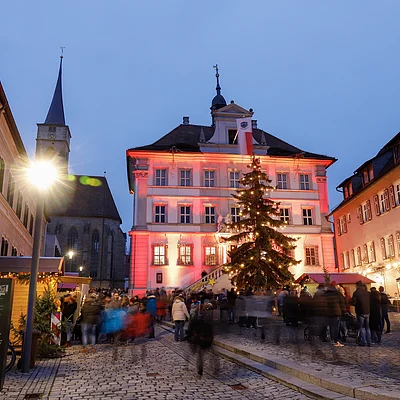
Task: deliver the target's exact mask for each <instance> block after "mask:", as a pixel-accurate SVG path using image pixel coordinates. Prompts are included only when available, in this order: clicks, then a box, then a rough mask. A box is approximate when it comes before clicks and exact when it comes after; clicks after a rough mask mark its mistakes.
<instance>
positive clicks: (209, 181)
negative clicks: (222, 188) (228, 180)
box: [204, 169, 215, 187]
mask: <svg viewBox="0 0 400 400" xmlns="http://www.w3.org/2000/svg"><path fill="white" fill-rule="evenodd" d="M204 186H205V187H214V186H215V171H214V170H209V169H206V170H205V171H204Z"/></svg>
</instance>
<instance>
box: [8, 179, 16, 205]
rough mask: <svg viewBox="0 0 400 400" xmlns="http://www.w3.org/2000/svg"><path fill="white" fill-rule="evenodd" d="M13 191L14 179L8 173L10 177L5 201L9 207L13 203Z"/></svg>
mask: <svg viewBox="0 0 400 400" xmlns="http://www.w3.org/2000/svg"><path fill="white" fill-rule="evenodd" d="M14 193H15V181H14V178H13V177H12V176H11V174H10V178H9V180H8V188H7V201H8V204H9V205H10V206H11V207H12V206H13V205H14Z"/></svg>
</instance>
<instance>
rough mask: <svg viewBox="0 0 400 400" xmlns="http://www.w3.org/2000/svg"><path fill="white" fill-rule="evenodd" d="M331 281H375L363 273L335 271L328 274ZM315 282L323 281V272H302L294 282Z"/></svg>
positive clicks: (347, 282) (343, 282)
mask: <svg viewBox="0 0 400 400" xmlns="http://www.w3.org/2000/svg"><path fill="white" fill-rule="evenodd" d="M329 277H330V280H331V282H333V281H335V282H336V283H338V284H339V283H342V284H352V283H353V284H355V283H357V282H358V281H361V282H362V283H375V281H373V280H372V279H369V278H367V277H366V276H364V275H361V274H356V273H348V272H342V273H336V274H329ZM309 281H311V282H315V283H325V274H324V273H323V272H310V273H309V274H307V273H304V274H302V275H300V276H299V277H298V278H297V279H296V280H295V281H294V283H297V284H301V283H303V282H309Z"/></svg>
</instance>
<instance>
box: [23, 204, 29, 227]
mask: <svg viewBox="0 0 400 400" xmlns="http://www.w3.org/2000/svg"><path fill="white" fill-rule="evenodd" d="M28 218H29V206H28V204H26V203H25V208H24V221H23V223H24V227H25V228H26V229H28Z"/></svg>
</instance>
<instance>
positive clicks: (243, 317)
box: [235, 290, 247, 328]
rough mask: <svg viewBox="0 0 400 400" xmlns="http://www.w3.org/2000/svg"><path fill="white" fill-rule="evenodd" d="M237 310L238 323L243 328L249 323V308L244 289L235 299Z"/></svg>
mask: <svg viewBox="0 0 400 400" xmlns="http://www.w3.org/2000/svg"><path fill="white" fill-rule="evenodd" d="M235 312H236V315H237V317H238V318H239V320H238V325H239V326H240V327H241V328H242V327H244V326H245V325H247V310H246V296H245V295H244V291H243V290H241V291H240V293H239V296H238V297H237V298H236V301H235Z"/></svg>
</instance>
